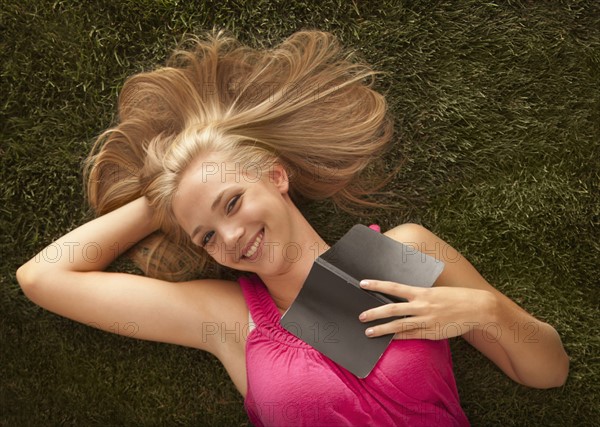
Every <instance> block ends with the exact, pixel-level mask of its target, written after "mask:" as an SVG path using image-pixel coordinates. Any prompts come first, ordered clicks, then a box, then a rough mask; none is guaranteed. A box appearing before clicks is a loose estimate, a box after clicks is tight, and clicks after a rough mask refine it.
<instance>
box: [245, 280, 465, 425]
mask: <svg viewBox="0 0 600 427" xmlns="http://www.w3.org/2000/svg"><path fill="white" fill-rule="evenodd" d="M239 282H240V284H241V287H242V291H243V294H244V298H245V300H246V303H247V305H248V308H249V310H250V314H251V316H252V319H253V321H254V323H255V325H256V327H255V328H254V329H253V330H252V331H251V332H250V333H249V335H248V339H247V343H246V368H247V380H248V391H247V394H246V399H245V401H244V406H245V408H246V411H247V412H248V416H249V418H250V421H251V422H252V423H253V424H254V425H255V426H257V427H258V426H305V425H306V426H345V425H352V426H411V427H413V426H428V427H430V426H468V425H469V421H468V420H467V417H466V416H465V414H464V412H463V410H462V408H461V407H460V402H459V397H458V391H457V389H456V384H455V381H454V375H453V372H452V359H451V354H450V348H449V345H448V342H447V340H442V341H430V340H405V341H400V340H395V341H392V344H391V345H390V346H389V347H388V349H387V350H386V352H385V353H384V354H383V356H382V357H381V359H380V360H379V362H378V363H377V365H376V366H375V368H374V369H373V371H372V372H371V373H370V374H369V375H368V376H367V377H366V378H364V379H359V378H357V377H356V376H354V375H353V374H351V373H350V372H349V371H347V370H346V369H344V368H342V367H341V366H339V365H337V364H336V363H334V362H332V361H331V360H330V359H328V358H327V357H325V356H323V355H322V354H321V353H319V352H318V351H317V350H315V349H314V348H312V347H310V346H309V345H308V344H306V343H304V342H303V341H301V340H299V339H298V338H296V337H295V336H293V335H292V334H290V333H289V332H288V331H286V330H285V329H283V327H281V326H280V324H279V320H280V317H281V316H280V314H279V310H278V309H277V306H276V305H275V303H274V301H273V300H272V299H271V296H270V294H269V292H268V290H267V288H266V287H265V285H264V284H263V283H262V281H261V280H260V278H258V277H257V276H250V277H248V278H246V277H242V278H240V279H239ZM315 333H322V334H323V338H325V335H326V333H327V331H317V330H315Z"/></svg>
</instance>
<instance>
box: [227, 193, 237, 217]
mask: <svg viewBox="0 0 600 427" xmlns="http://www.w3.org/2000/svg"><path fill="white" fill-rule="evenodd" d="M239 199H240V195H239V194H238V195H237V196H234V197H232V198H231V200H230V201H229V203H227V208H226V209H225V210H226V211H227V213H229V212H231V211H232V210H233V208H234V207H235V205H236V203H237V201H238V200H239Z"/></svg>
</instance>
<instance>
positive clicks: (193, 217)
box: [173, 153, 261, 232]
mask: <svg viewBox="0 0 600 427" xmlns="http://www.w3.org/2000/svg"><path fill="white" fill-rule="evenodd" d="M260 177H261V171H260V170H259V168H258V167H257V166H256V165H252V164H244V163H240V162H235V161H232V160H231V159H229V158H228V157H227V156H225V155H224V154H223V153H210V154H208V155H204V156H199V157H198V158H197V159H195V160H194V161H193V162H192V163H191V164H190V165H189V166H188V168H187V169H186V170H185V171H184V173H183V176H182V177H181V181H180V182H179V185H178V188H177V191H176V193H175V195H174V197H173V213H174V214H175V217H176V219H177V221H178V222H179V224H180V225H181V226H182V227H183V228H184V229H185V230H186V231H188V232H189V231H190V230H189V228H190V227H191V226H192V225H193V224H192V223H191V222H192V221H197V220H198V218H199V217H203V218H204V217H206V216H208V215H209V214H210V211H211V210H210V206H211V205H212V203H213V201H214V200H215V198H216V197H217V195H218V194H219V193H221V192H222V191H224V190H225V191H226V190H227V188H233V187H236V188H238V187H245V186H247V185H249V184H252V183H255V182H257V181H260Z"/></svg>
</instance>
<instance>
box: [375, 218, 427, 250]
mask: <svg viewBox="0 0 600 427" xmlns="http://www.w3.org/2000/svg"><path fill="white" fill-rule="evenodd" d="M383 234H385V235H386V236H388V237H390V238H392V239H394V240H396V241H398V242H401V243H404V244H405V245H410V246H414V247H415V249H417V250H419V248H420V247H422V246H423V245H424V244H425V243H426V242H427V241H428V240H431V239H432V238H433V237H436V236H435V235H434V234H433V233H432V232H431V231H429V230H428V229H426V228H425V227H423V226H422V225H419V224H414V223H405V224H400V225H398V226H396V227H394V228H391V229H389V230H388V231H386V232H385V233H383Z"/></svg>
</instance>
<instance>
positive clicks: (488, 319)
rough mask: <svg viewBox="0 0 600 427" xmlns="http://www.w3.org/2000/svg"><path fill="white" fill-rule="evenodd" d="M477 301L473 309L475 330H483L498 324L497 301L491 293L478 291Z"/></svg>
mask: <svg viewBox="0 0 600 427" xmlns="http://www.w3.org/2000/svg"><path fill="white" fill-rule="evenodd" d="M479 292H480V295H479V300H478V302H477V304H474V307H475V316H474V317H475V319H476V322H477V325H478V326H477V327H476V329H484V328H485V327H486V325H489V324H497V323H498V317H499V316H498V311H499V306H498V299H497V298H496V295H494V294H493V293H492V292H489V291H486V290H480V291H479Z"/></svg>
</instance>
